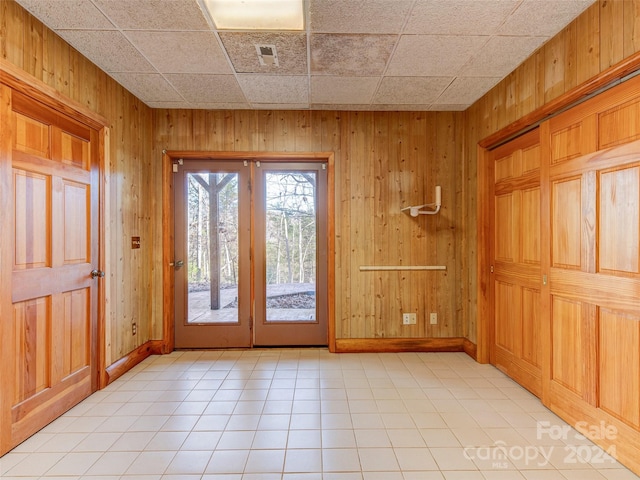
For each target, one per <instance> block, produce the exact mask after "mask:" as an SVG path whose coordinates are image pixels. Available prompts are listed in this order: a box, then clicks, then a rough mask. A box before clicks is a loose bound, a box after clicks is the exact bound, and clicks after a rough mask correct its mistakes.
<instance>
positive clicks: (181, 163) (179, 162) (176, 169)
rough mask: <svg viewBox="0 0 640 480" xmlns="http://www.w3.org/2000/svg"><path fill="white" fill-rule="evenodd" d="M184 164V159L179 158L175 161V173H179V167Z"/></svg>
mask: <svg viewBox="0 0 640 480" xmlns="http://www.w3.org/2000/svg"><path fill="white" fill-rule="evenodd" d="M182 165H184V160H183V159H181V158H179V159H178V160H177V161H175V162H173V165H172V167H173V173H178V168H179V167H180V166H182Z"/></svg>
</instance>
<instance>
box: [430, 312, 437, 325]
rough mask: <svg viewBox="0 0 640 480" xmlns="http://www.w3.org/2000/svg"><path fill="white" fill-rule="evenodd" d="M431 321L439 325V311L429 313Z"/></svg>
mask: <svg viewBox="0 0 640 480" xmlns="http://www.w3.org/2000/svg"><path fill="white" fill-rule="evenodd" d="M429 323H430V324H431V325H437V324H438V314H437V313H430V314H429Z"/></svg>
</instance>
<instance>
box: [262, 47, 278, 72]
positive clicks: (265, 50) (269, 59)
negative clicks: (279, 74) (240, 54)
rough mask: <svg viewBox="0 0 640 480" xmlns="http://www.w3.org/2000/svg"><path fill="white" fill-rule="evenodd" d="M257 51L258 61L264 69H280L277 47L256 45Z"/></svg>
mask: <svg viewBox="0 0 640 480" xmlns="http://www.w3.org/2000/svg"><path fill="white" fill-rule="evenodd" d="M256 51H257V52H258V60H259V61H260V65H262V66H263V67H269V66H275V67H278V66H280V64H279V63H278V52H276V46H275V45H259V44H256Z"/></svg>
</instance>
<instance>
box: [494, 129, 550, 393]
mask: <svg viewBox="0 0 640 480" xmlns="http://www.w3.org/2000/svg"><path fill="white" fill-rule="evenodd" d="M491 155H492V157H491V159H492V160H493V161H492V167H493V168H494V175H493V178H495V183H494V185H493V191H494V195H493V199H492V200H493V202H492V203H493V228H492V229H491V235H492V240H491V251H492V256H491V258H492V260H491V262H492V264H493V265H494V279H493V282H492V291H493V302H494V306H493V311H494V342H493V343H494V345H493V356H492V361H493V363H494V364H495V365H496V366H497V367H499V368H500V369H502V370H503V371H505V372H506V373H507V374H508V375H510V376H511V377H513V378H515V379H516V380H517V381H518V382H520V383H521V384H522V385H523V386H525V387H526V388H528V389H529V390H530V391H532V392H533V393H535V394H536V395H539V394H540V392H541V388H542V381H541V378H542V371H541V361H540V358H541V342H540V341H539V340H540V337H541V332H542V325H541V317H540V308H538V306H537V302H538V301H539V299H540V280H541V273H540V213H539V212H540V146H539V134H538V130H534V131H532V132H530V133H528V134H525V135H523V136H522V137H519V138H517V139H514V140H513V141H511V142H509V143H507V144H505V145H503V146H501V147H498V148H497V149H496V150H494V151H493V152H491Z"/></svg>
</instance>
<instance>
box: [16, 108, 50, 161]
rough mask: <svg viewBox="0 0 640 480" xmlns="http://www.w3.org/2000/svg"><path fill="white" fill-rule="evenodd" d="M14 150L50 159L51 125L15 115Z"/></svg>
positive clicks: (18, 114)
mask: <svg viewBox="0 0 640 480" xmlns="http://www.w3.org/2000/svg"><path fill="white" fill-rule="evenodd" d="M13 118H14V127H13V130H14V132H15V137H14V141H13V143H14V145H13V148H15V149H16V150H18V151H20V152H24V153H28V154H30V155H38V156H40V157H44V158H50V155H51V153H50V149H49V125H47V124H46V123H43V122H39V121H38V120H34V119H33V118H29V117H27V116H25V115H22V114H20V113H17V112H16V113H14V114H13Z"/></svg>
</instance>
